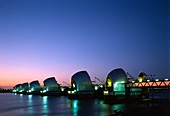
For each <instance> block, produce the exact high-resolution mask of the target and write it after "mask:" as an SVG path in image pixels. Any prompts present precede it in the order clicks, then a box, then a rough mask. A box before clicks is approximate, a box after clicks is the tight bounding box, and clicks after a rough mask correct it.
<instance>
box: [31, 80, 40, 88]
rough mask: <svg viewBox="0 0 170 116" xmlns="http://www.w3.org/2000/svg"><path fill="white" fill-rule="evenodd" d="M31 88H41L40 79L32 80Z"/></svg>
mask: <svg viewBox="0 0 170 116" xmlns="http://www.w3.org/2000/svg"><path fill="white" fill-rule="evenodd" d="M30 88H31V89H32V88H35V89H41V86H40V83H39V81H38V80H36V81H32V82H31V83H30Z"/></svg>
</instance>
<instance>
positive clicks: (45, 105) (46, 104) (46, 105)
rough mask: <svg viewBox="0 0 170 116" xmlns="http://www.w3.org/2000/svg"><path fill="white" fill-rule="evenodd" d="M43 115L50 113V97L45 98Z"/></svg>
mask: <svg viewBox="0 0 170 116" xmlns="http://www.w3.org/2000/svg"><path fill="white" fill-rule="evenodd" d="M42 112H43V113H45V114H47V113H48V112H49V110H48V96H43V110H42Z"/></svg>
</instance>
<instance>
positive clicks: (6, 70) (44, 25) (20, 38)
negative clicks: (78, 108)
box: [0, 0, 170, 87]
mask: <svg viewBox="0 0 170 116" xmlns="http://www.w3.org/2000/svg"><path fill="white" fill-rule="evenodd" d="M168 5H169V3H168V0H130V1H129V0H125V1H123V0H112V1H111V0H81V1H79V0H72V1H71V0H15V1H14V0H0V53H1V55H0V56H1V57H0V86H3V87H4V86H14V85H15V84H18V83H24V82H26V81H28V82H31V81H33V80H36V79H37V80H39V81H40V82H41V83H42V81H43V80H44V79H46V78H47V77H49V76H55V77H56V79H57V80H58V81H59V82H60V83H61V84H62V81H66V82H70V77H71V76H72V75H73V74H74V73H76V72H77V71H80V70H87V71H88V72H89V74H90V76H91V78H92V80H94V77H98V78H100V79H101V80H105V77H106V76H107V74H108V73H109V72H110V71H111V70H113V69H115V68H119V67H121V68H123V69H124V70H125V71H127V72H129V73H130V74H131V75H133V76H134V77H137V75H138V74H139V72H140V71H144V72H145V73H146V74H155V75H156V76H157V77H158V78H165V77H170V61H169V59H170V47H168V46H169V43H170V41H169V37H170V36H169V31H170V30H168V29H169V26H170V24H169V22H168V21H169V20H170V19H168V17H169V11H168V10H169V9H168V8H170V5H169V7H168ZM168 54H169V55H168Z"/></svg>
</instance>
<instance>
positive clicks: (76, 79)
mask: <svg viewBox="0 0 170 116" xmlns="http://www.w3.org/2000/svg"><path fill="white" fill-rule="evenodd" d="M71 88H72V90H71V91H68V94H69V96H71V95H72V96H73V97H80V96H81V97H87V96H93V95H94V91H95V89H94V86H93V84H92V82H91V79H90V76H89V74H88V73H87V72H86V71H80V72H77V73H75V74H74V75H73V76H72V77H71ZM73 94H74V95H73Z"/></svg>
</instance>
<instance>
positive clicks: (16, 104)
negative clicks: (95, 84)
mask: <svg viewBox="0 0 170 116" xmlns="http://www.w3.org/2000/svg"><path fill="white" fill-rule="evenodd" d="M0 100H1V101H2V102H1V104H0V116H11V115H14V114H15V115H16V116H23V115H24V116H33V115H36V116H55V115H57V116H63V115H64V116H79V115H93V116H106V115H112V114H113V112H114V110H119V111H120V110H121V111H123V110H124V108H125V105H124V104H117V105H109V104H104V102H103V100H98V99H92V100H69V99H68V98H67V97H63V96H62V97H47V96H44V97H42V96H34V95H24V94H23V95H21V94H17V95H16V94H0Z"/></svg>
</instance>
